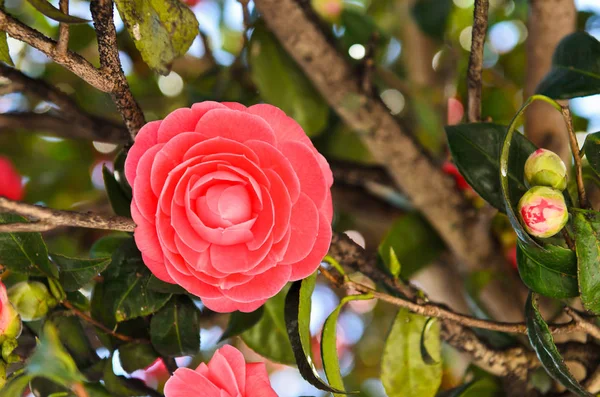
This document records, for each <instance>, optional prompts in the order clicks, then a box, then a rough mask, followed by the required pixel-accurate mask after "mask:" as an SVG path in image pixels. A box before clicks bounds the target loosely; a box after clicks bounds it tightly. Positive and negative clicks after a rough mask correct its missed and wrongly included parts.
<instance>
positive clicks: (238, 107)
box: [221, 102, 246, 112]
mask: <svg viewBox="0 0 600 397" xmlns="http://www.w3.org/2000/svg"><path fill="white" fill-rule="evenodd" d="M221 103H222V104H223V105H225V106H227V107H228V108H229V109H233V110H239V111H241V112H245V111H246V106H244V105H242V104H241V103H237V102H221Z"/></svg>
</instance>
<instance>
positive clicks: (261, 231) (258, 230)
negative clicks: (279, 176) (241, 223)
mask: <svg viewBox="0 0 600 397" xmlns="http://www.w3.org/2000/svg"><path fill="white" fill-rule="evenodd" d="M262 197H263V209H262V211H261V212H260V213H259V214H258V217H257V218H256V222H255V223H254V226H252V229H251V232H252V236H253V237H252V240H250V241H249V242H248V243H247V246H248V249H249V250H251V251H254V250H257V249H258V248H259V247H262V245H263V244H264V243H265V241H267V238H268V237H269V236H271V234H272V233H271V232H272V231H273V225H274V223H275V209H274V205H273V201H272V200H271V195H270V194H269V192H268V191H267V190H266V189H265V188H264V187H263V189H262Z"/></svg>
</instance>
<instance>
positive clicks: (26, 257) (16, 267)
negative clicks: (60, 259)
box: [0, 213, 58, 278]
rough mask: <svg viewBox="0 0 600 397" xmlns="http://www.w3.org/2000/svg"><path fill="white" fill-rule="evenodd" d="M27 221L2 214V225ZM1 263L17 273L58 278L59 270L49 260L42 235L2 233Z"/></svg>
mask: <svg viewBox="0 0 600 397" xmlns="http://www.w3.org/2000/svg"><path fill="white" fill-rule="evenodd" d="M25 221H26V219H25V218H23V217H22V216H19V215H13V214H9V213H3V214H0V223H15V222H25ZM0 263H1V264H2V265H4V266H6V267H7V268H8V269H10V270H12V271H14V272H17V273H24V274H28V275H31V276H48V277H53V278H57V277H58V269H57V268H56V265H55V264H54V263H52V262H50V260H49V259H48V248H47V247H46V243H44V240H43V239H42V235H41V234H40V233H0Z"/></svg>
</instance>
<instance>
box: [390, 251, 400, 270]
mask: <svg viewBox="0 0 600 397" xmlns="http://www.w3.org/2000/svg"><path fill="white" fill-rule="evenodd" d="M401 271H402V265H401V264H400V261H399V260H398V256H397V255H396V251H394V247H390V274H391V275H392V276H394V278H398V277H400V272H401Z"/></svg>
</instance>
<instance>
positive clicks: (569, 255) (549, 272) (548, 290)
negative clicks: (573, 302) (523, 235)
mask: <svg viewBox="0 0 600 397" xmlns="http://www.w3.org/2000/svg"><path fill="white" fill-rule="evenodd" d="M547 250H549V251H547ZM546 252H550V254H546ZM551 254H557V255H558V257H559V258H558V259H557V260H556V262H553V261H552V260H548V259H546V258H548V257H550V255H551ZM517 266H518V269H519V275H520V276H521V279H522V280H523V283H525V285H526V286H527V287H528V288H529V289H531V290H532V291H534V292H537V293H539V294H541V295H544V296H549V297H551V298H556V299H565V298H572V297H575V296H577V295H579V290H578V288H577V258H576V256H575V253H574V252H573V251H571V250H568V249H565V248H562V247H557V246H553V245H549V246H547V247H546V250H539V249H536V248H533V247H530V248H525V246H524V244H523V243H522V242H521V241H518V242H517Z"/></svg>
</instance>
